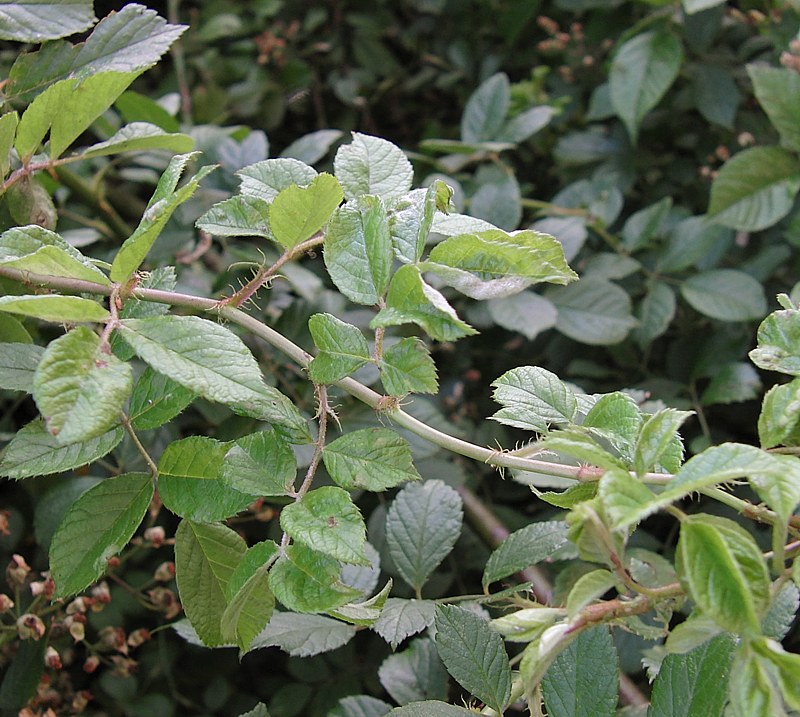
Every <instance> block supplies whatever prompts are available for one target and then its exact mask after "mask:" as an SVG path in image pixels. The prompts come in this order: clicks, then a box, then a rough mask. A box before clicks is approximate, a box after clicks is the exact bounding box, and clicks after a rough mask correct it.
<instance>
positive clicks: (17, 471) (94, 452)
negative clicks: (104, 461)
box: [0, 419, 123, 479]
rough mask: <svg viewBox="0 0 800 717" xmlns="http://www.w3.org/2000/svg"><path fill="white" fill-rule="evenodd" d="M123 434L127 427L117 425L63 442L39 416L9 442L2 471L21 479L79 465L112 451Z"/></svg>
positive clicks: (0, 473)
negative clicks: (116, 426)
mask: <svg viewBox="0 0 800 717" xmlns="http://www.w3.org/2000/svg"><path fill="white" fill-rule="evenodd" d="M122 436H123V430H122V429H121V428H114V429H112V430H110V431H109V432H108V433H104V434H103V435H101V436H97V437H96V438H91V439H89V440H88V441H82V442H79V443H71V444H69V445H61V444H59V443H58V442H57V441H56V439H55V437H54V436H52V435H50V433H49V432H48V430H47V428H45V425H44V421H42V420H39V419H36V420H34V421H31V422H30V423H29V424H28V425H26V426H23V427H22V428H21V429H20V430H19V431H17V434H16V435H15V436H14V438H12V439H11V442H10V443H9V444H8V445H7V446H6V448H5V451H4V452H3V458H2V460H0V475H2V476H5V477H6V478H16V479H19V478H30V477H31V476H40V475H49V474H50V473H61V472H62V471H68V470H71V469H72V468H78V467H80V466H83V465H86V464H87V463H91V462H92V461H95V460H97V459H98V458H102V457H103V456H104V455H106V454H107V453H109V452H111V451H112V450H113V449H114V448H115V447H116V446H117V445H118V444H119V442H120V441H121V440H122Z"/></svg>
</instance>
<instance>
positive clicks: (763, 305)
mask: <svg viewBox="0 0 800 717" xmlns="http://www.w3.org/2000/svg"><path fill="white" fill-rule="evenodd" d="M681 295H682V296H683V298H684V299H686V301H687V302H688V303H689V304H690V305H691V306H692V307H693V308H695V309H697V310H698V311H699V312H700V313H701V314H704V315H705V316H710V317H711V318H712V319H719V320H720V321H749V320H751V319H760V318H762V317H763V316H764V315H765V314H766V313H767V297H766V296H765V294H764V288H763V287H762V286H761V284H760V283H759V282H758V281H756V280H755V279H754V278H753V277H752V276H750V275H749V274H745V273H744V272H743V271H737V270H736V269H713V270H712V271H702V272H700V273H698V274H694V275H692V276H691V277H689V278H688V279H687V280H686V281H685V282H684V283H683V284H681Z"/></svg>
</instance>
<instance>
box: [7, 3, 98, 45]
mask: <svg viewBox="0 0 800 717" xmlns="http://www.w3.org/2000/svg"><path fill="white" fill-rule="evenodd" d="M92 5H93V3H92V2H91V1H90V0H62V2H21V3H8V2H6V3H3V4H2V6H0V28H1V29H0V40H14V41H16V42H44V41H45V40H54V39H56V38H59V37H66V36H67V35H73V34H75V33H76V32H82V31H83V30H85V29H86V28H88V27H91V26H92V25H94V23H95V22H96V18H95V16H94V12H93V11H92Z"/></svg>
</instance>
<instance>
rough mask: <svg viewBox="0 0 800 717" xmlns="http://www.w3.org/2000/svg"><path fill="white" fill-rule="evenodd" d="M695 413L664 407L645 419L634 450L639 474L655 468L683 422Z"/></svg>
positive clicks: (676, 435) (635, 463)
mask: <svg viewBox="0 0 800 717" xmlns="http://www.w3.org/2000/svg"><path fill="white" fill-rule="evenodd" d="M693 413H694V412H693V411H678V410H677V409H674V408H664V409H662V410H660V411H658V412H657V413H654V414H653V415H652V416H648V417H647V418H646V419H645V420H644V423H643V424H642V427H641V430H640V431H639V435H638V436H637V438H636V447H635V451H634V465H635V467H636V472H637V473H638V474H639V475H642V474H643V473H646V472H647V471H651V470H654V469H655V467H656V466H657V465H658V463H659V461H660V460H661V458H662V456H663V455H664V453H665V452H666V451H667V449H668V448H669V446H670V444H671V443H672V442H673V441H674V440H675V438H676V437H678V429H679V428H680V427H681V424H682V423H683V422H684V421H685V420H686V419H687V418H689V417H690V416H692V415H693Z"/></svg>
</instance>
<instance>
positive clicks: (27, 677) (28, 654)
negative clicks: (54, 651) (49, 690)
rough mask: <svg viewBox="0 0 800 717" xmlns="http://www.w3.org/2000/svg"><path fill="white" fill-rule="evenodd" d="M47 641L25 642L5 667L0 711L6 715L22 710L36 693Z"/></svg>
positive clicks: (0, 689) (1, 685) (1, 687)
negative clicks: (5, 712)
mask: <svg viewBox="0 0 800 717" xmlns="http://www.w3.org/2000/svg"><path fill="white" fill-rule="evenodd" d="M46 648H47V640H25V641H23V642H20V645H19V650H18V651H17V654H16V655H15V656H14V659H13V660H12V662H11V665H10V666H8V667H6V669H5V675H3V683H2V684H0V709H3V710H4V711H5V710H10V711H11V712H7V714H10V713H13V712H17V711H18V710H20V709H22V708H23V707H24V706H25V704H26V703H27V702H28V700H29V699H30V698H31V697H33V695H34V694H35V693H36V687H37V686H38V685H39V679H40V678H41V676H42V672H43V671H44V664H45V663H44V652H45V649H46Z"/></svg>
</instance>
